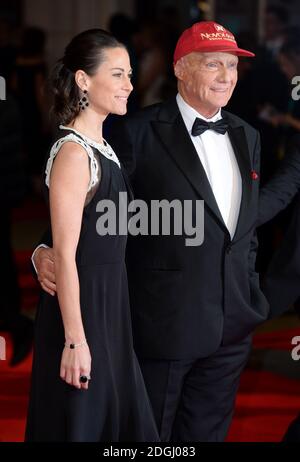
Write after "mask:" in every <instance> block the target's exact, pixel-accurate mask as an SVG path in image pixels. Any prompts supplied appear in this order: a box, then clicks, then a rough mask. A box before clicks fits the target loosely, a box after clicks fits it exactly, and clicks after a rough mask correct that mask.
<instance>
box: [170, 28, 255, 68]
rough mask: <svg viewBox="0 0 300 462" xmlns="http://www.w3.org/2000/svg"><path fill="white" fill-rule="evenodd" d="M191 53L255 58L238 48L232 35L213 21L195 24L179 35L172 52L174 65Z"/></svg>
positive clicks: (248, 52)
mask: <svg viewBox="0 0 300 462" xmlns="http://www.w3.org/2000/svg"><path fill="white" fill-rule="evenodd" d="M193 51H199V52H200V53H209V52H216V51H221V52H224V53H233V54H235V55H237V56H248V57H251V58H252V57H253V56H255V54H254V53H251V51H247V50H243V49H241V48H239V47H238V45H237V43H236V41H235V38H234V35H233V34H232V33H231V32H230V31H229V30H227V29H225V27H223V26H221V25H220V24H217V23H216V22H214V21H201V22H196V24H194V25H193V26H192V27H190V28H189V29H186V30H185V31H184V32H183V33H182V34H181V36H180V37H179V39H178V42H177V45H176V48H175V52H174V64H176V62H177V61H178V60H179V59H180V58H182V57H183V56H185V55H188V54H189V53H192V52H193Z"/></svg>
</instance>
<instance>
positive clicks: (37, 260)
mask: <svg viewBox="0 0 300 462" xmlns="http://www.w3.org/2000/svg"><path fill="white" fill-rule="evenodd" d="M34 264H35V267H36V270H37V277H38V280H39V283H40V284H41V286H42V288H43V289H44V290H45V292H47V293H48V294H50V295H53V296H54V295H55V293H56V284H55V270H54V252H53V249H51V248H48V249H45V248H43V247H41V248H39V249H37V251H36V252H35V254H34Z"/></svg>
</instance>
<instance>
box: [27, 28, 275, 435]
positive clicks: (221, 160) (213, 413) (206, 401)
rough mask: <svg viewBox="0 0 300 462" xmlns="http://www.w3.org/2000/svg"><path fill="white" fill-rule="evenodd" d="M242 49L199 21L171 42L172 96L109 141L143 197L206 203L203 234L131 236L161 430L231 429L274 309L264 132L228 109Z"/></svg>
mask: <svg viewBox="0 0 300 462" xmlns="http://www.w3.org/2000/svg"><path fill="white" fill-rule="evenodd" d="M238 55H242V56H253V54H252V53H250V52H248V51H245V50H241V49H239V48H238V46H237V44H236V42H235V39H234V36H233V35H232V34H231V33H230V32H229V31H227V30H226V29H224V28H223V27H222V26H220V25H219V24H216V23H214V22H199V23H197V24H194V25H193V26H192V27H191V28H189V29H187V30H186V31H184V32H183V34H182V35H181V37H180V38H179V41H178V43H177V46H176V50H175V54H174V71H175V75H176V77H177V79H178V95H177V97H176V99H173V100H171V101H168V102H166V103H161V104H157V105H154V106H150V107H147V108H145V109H143V110H142V111H141V112H139V113H138V114H137V115H135V116H132V117H129V118H128V120H127V121H125V123H124V124H123V128H122V130H118V131H117V132H116V135H115V136H114V137H113V142H112V144H113V146H114V147H115V148H116V152H117V153H118V155H119V156H120V158H121V159H122V160H123V162H124V164H125V165H126V167H127V169H128V171H129V172H130V173H131V179H132V185H133V189H134V192H135V197H136V198H137V199H143V200H144V201H146V202H147V204H150V203H151V201H152V200H164V199H167V200H168V201H172V200H174V199H179V200H180V201H181V203H184V202H183V201H185V200H190V201H192V202H193V204H195V203H196V201H197V200H201V199H202V200H204V203H205V212H204V242H203V244H202V245H200V246H196V247H195V246H190V247H189V246H186V243H185V238H186V236H185V234H184V233H183V235H181V236H178V235H171V236H163V235H160V236H151V235H147V236H146V235H139V236H136V237H133V236H131V237H129V239H128V248H127V253H128V258H127V264H128V276H129V289H130V299H131V307H132V319H133V335H134V341H135V350H136V353H137V355H138V357H139V360H140V364H141V368H142V371H143V375H144V379H145V383H146V386H147V390H148V393H149V396H150V400H151V402H152V406H153V410H154V414H155V417H156V421H157V425H158V428H159V431H160V437H161V439H162V440H163V441H169V440H171V441H223V440H224V439H225V437H226V433H227V430H228V427H229V424H230V421H231V417H232V413H233V408H234V401H235V396H236V392H237V388H238V383H239V377H240V374H241V372H242V370H243V368H244V366H245V364H246V362H247V359H248V356H249V352H250V348H251V338H250V333H251V331H252V330H253V329H254V328H255V326H256V325H257V324H259V323H260V322H262V321H263V320H264V319H265V318H266V317H267V312H268V305H267V302H266V300H265V299H264V296H263V295H262V293H261V292H260V289H259V286H258V277H257V274H256V273H255V271H254V263H255V256H256V240H255V237H254V225H255V221H256V215H257V204H258V190H259V180H258V178H259V156H260V143H259V135H258V133H257V132H256V130H254V129H253V128H252V127H250V126H249V125H248V124H247V123H246V122H244V121H242V120H241V119H239V118H238V117H236V116H234V115H232V114H229V113H226V112H225V111H221V108H222V107H224V106H225V105H226V104H227V102H228V100H229V99H230V96H231V94H232V92H233V90H234V87H235V85H236V82H237V64H238V58H237V56H238ZM193 218H194V216H193ZM174 234H175V233H174ZM44 253H46V254H47V255H48V257H46V256H44ZM47 259H48V260H51V259H52V257H51V251H50V250H49V249H48V250H43V249H41V250H40V251H39V252H38V254H37V255H36V257H35V263H36V265H37V269H38V273H39V278H40V280H41V282H42V284H43V287H45V288H46V289H49V290H50V291H51V290H52V291H55V284H54V283H53V282H52V283H51V281H50V279H52V280H53V281H54V279H53V274H52V270H51V266H50V265H49V266H50V267H48V265H47V261H48V260H47ZM52 265H53V263H52Z"/></svg>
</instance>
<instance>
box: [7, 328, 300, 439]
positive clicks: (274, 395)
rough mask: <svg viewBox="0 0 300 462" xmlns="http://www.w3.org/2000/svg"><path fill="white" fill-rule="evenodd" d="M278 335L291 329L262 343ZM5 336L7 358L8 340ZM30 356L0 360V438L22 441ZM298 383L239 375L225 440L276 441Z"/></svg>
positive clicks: (297, 399)
mask: <svg viewBox="0 0 300 462" xmlns="http://www.w3.org/2000/svg"><path fill="white" fill-rule="evenodd" d="M278 334H279V337H280V338H281V341H282V342H284V338H285V339H286V341H287V342H288V341H289V339H290V338H291V331H290V330H286V331H284V332H279V333H275V334H273V338H272V335H271V334H269V333H267V334H259V341H262V340H263V337H265V340H264V341H265V345H267V344H268V343H267V341H268V340H269V341H270V344H271V345H272V344H273V342H275V338H276V337H277V335H278ZM5 337H6V339H7V341H8V342H7V347H8V356H7V359H8V360H9V358H10V354H11V343H10V339H9V337H8V336H5ZM30 367H31V358H28V359H27V360H26V361H25V362H24V363H23V364H21V365H20V366H18V367H17V368H14V369H12V368H9V367H8V361H1V362H0V370H1V381H0V410H1V411H0V441H10V442H11V441H22V440H23V436H24V428H25V416H26V410H27V401H28V390H29V380H30V378H29V372H30ZM299 391H300V383H299V381H297V380H290V379H287V378H285V377H282V376H279V375H275V374H273V373H271V372H266V371H253V370H246V371H245V372H244V374H243V375H242V380H241V386H240V390H239V394H238V398H237V406H236V412H235V416H234V419H233V423H232V426H231V429H230V432H229V435H228V441H243V442H247V441H256V442H276V441H280V440H281V438H282V436H283V435H284V433H285V431H286V429H287V427H288V425H289V423H290V422H291V421H292V420H293V419H294V418H295V417H296V416H297V414H298V412H299V411H300V393H299Z"/></svg>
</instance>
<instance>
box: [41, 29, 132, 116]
mask: <svg viewBox="0 0 300 462" xmlns="http://www.w3.org/2000/svg"><path fill="white" fill-rule="evenodd" d="M118 47H123V48H125V46H124V45H123V44H122V43H120V42H119V41H118V40H117V39H116V38H115V37H113V36H112V35H111V34H110V33H108V32H106V31H105V30H102V29H90V30H87V31H84V32H81V33H80V34H78V35H76V36H75V37H74V38H73V39H72V40H71V42H70V43H69V45H68V46H67V47H66V49H65V54H64V56H63V58H61V59H59V60H58V61H57V63H56V65H55V67H54V69H53V72H52V75H51V78H50V86H51V91H52V92H53V95H54V103H53V108H52V113H53V115H54V116H55V118H56V119H57V120H58V121H59V122H60V123H63V124H68V123H70V122H71V121H72V120H74V118H75V117H77V115H78V114H79V111H80V109H79V105H78V102H79V100H80V98H81V95H80V89H79V88H78V86H77V84H76V82H75V73H76V72H77V71H78V70H79V69H81V70H83V71H84V72H86V73H87V74H88V75H90V76H92V75H94V74H95V73H96V71H97V68H98V67H99V65H100V64H101V63H102V62H103V61H104V58H105V57H104V51H105V50H106V49H108V48H118Z"/></svg>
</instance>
